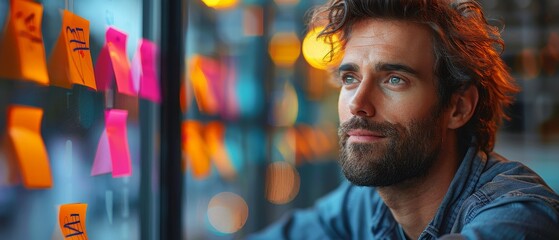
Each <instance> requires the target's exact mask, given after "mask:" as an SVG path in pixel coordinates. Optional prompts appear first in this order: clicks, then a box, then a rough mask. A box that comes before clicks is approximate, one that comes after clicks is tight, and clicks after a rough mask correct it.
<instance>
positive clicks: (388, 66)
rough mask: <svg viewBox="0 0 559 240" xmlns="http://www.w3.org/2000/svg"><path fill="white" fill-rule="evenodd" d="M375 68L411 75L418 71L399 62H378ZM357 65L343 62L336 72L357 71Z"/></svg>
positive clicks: (416, 73) (379, 70)
mask: <svg viewBox="0 0 559 240" xmlns="http://www.w3.org/2000/svg"><path fill="white" fill-rule="evenodd" d="M375 70H376V71H377V72H381V71H382V72H389V71H399V72H406V73H409V74H412V75H415V76H417V75H418V74H419V72H418V71H417V70H415V69H413V68H412V67H410V66H408V65H405V64H400V63H386V62H379V63H377V64H375ZM358 71H359V66H358V65H357V64H355V63H345V64H342V65H340V67H338V72H337V73H338V74H340V73H341V72H358Z"/></svg>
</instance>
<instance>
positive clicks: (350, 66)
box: [337, 63, 359, 75]
mask: <svg viewBox="0 0 559 240" xmlns="http://www.w3.org/2000/svg"><path fill="white" fill-rule="evenodd" d="M341 72H359V66H358V65H357V64H355V63H345V64H342V65H340V67H338V72H337V73H338V75H340V73H341Z"/></svg>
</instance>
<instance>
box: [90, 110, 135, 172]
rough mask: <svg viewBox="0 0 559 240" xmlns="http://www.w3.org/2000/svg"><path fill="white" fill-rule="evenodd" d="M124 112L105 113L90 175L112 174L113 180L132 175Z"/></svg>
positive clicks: (125, 113) (111, 111)
mask: <svg viewBox="0 0 559 240" xmlns="http://www.w3.org/2000/svg"><path fill="white" fill-rule="evenodd" d="M127 117H128V112H127V111H126V110H119V109H109V110H106V111H105V125H106V126H105V130H104V131H103V133H102V134H101V138H100V139H99V144H98V145H97V153H96V154H95V160H94V162H93V167H92V169H91V175H92V176H95V175H99V174H105V173H109V172H112V175H113V177H114V178H116V177H126V176H130V175H132V161H131V159H130V149H129V144H128V131H127V127H126V119H127Z"/></svg>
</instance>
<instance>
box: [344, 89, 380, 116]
mask: <svg viewBox="0 0 559 240" xmlns="http://www.w3.org/2000/svg"><path fill="white" fill-rule="evenodd" d="M373 102H374V101H373V89H371V88H370V87H367V86H366V85H360V86H359V87H358V88H357V90H356V91H355V95H353V98H352V99H351V101H350V103H349V109H350V111H351V114H353V115H354V116H359V117H373V116H374V115H375V106H374V103H373Z"/></svg>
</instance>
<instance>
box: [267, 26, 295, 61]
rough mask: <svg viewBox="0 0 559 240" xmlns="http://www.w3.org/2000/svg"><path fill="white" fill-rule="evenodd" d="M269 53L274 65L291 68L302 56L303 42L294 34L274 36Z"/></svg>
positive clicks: (284, 33)
mask: <svg viewBox="0 0 559 240" xmlns="http://www.w3.org/2000/svg"><path fill="white" fill-rule="evenodd" d="M268 53H269V54H270V57H271V58H272V61H273V62H274V64H276V65H277V66H280V67H291V66H293V64H294V63H295V61H297V58H299V55H300V54H301V41H300V40H299V38H298V37H297V35H295V33H294V32H279V33H276V34H274V35H273V36H272V39H271V40H270V45H269V47H268Z"/></svg>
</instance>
